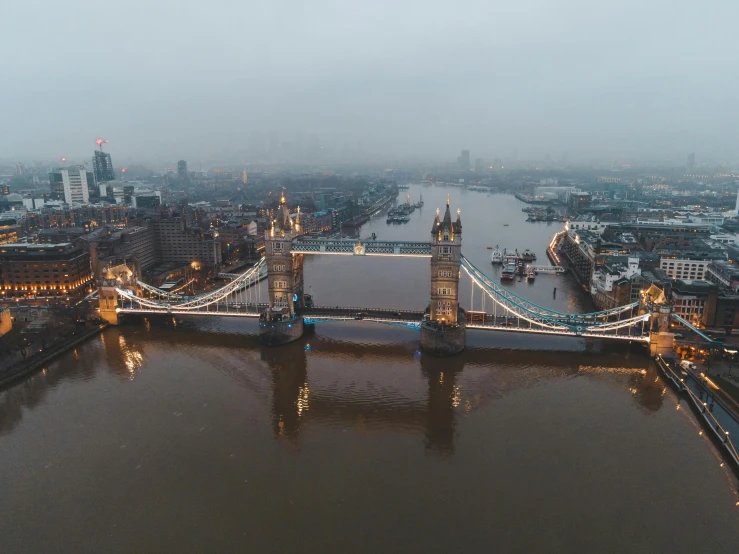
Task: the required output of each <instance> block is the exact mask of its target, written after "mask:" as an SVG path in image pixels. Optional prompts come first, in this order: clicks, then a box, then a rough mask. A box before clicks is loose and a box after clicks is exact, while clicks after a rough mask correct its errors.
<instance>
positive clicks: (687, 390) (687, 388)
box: [655, 356, 739, 474]
mask: <svg viewBox="0 0 739 554" xmlns="http://www.w3.org/2000/svg"><path fill="white" fill-rule="evenodd" d="M655 361H656V363H657V367H659V369H660V371H661V372H662V373H663V374H664V376H665V377H666V378H667V379H668V380H669V381H670V382H671V383H672V384H673V385H674V386H675V388H676V389H677V390H678V392H679V393H681V394H682V395H685V396H687V397H688V399H689V400H690V402H691V405H692V407H693V410H694V412H695V413H696V415H697V416H698V419H699V421H700V422H701V423H702V424H703V426H704V427H705V428H706V429H707V430H708V431H710V433H711V435H712V436H713V437H714V438H715V440H716V442H717V444H718V445H720V446H721V448H722V449H723V451H724V452H725V453H726V454H727V455H728V458H729V460H730V461H732V462H733V466H734V470H735V472H737V473H738V474H739V451H737V447H736V445H735V444H734V441H735V440H737V439H736V437H738V436H739V414H737V413H736V412H735V411H734V410H733V409H732V408H731V407H729V405H728V403H727V402H725V401H724V400H723V398H721V397H720V396H719V395H718V394H717V391H716V390H711V389H710V388H709V387H708V386H707V385H706V384H705V383H703V382H702V381H701V379H700V378H699V377H696V376H695V375H694V374H693V373H692V372H690V371H687V370H682V369H679V368H677V367H675V362H674V361H671V360H669V359H667V358H664V357H662V356H656V357H655Z"/></svg>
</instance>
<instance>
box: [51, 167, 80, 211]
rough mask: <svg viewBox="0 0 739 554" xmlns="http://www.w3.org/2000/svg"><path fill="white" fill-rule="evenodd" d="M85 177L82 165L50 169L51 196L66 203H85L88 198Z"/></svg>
mask: <svg viewBox="0 0 739 554" xmlns="http://www.w3.org/2000/svg"><path fill="white" fill-rule="evenodd" d="M87 177H88V172H87V171H86V170H85V167H84V166H82V165H80V166H75V167H67V168H64V169H57V170H56V171H52V172H51V173H49V183H50V185H51V195H52V198H53V199H54V200H64V202H66V203H67V204H86V203H87V202H88V201H89V200H90V190H89V188H88V183H87Z"/></svg>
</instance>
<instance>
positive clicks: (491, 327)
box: [119, 303, 649, 342]
mask: <svg viewBox="0 0 739 554" xmlns="http://www.w3.org/2000/svg"><path fill="white" fill-rule="evenodd" d="M213 306H214V307H212V308H211V309H210V310H177V309H176V308H175V307H173V309H154V308H145V309H141V308H139V309H130V308H121V309H120V310H119V313H121V314H141V315H157V314H161V315H182V316H213V315H218V316H219V317H223V316H226V317H251V318H257V317H259V315H260V314H261V313H262V312H263V311H264V310H265V308H266V307H267V304H237V303H219V304H217V305H215V304H214V305H213ZM477 313H478V312H475V314H477ZM300 315H302V316H303V317H304V318H305V321H306V323H318V322H330V321H350V320H358V321H370V322H376V323H390V324H402V325H407V326H412V327H415V328H418V326H419V325H420V324H421V321H423V317H424V312H422V311H417V310H393V309H384V308H354V307H351V308H349V307H340V306H336V307H330V306H316V307H313V308H303V309H301V310H300ZM467 329H477V330H482V331H505V332H519V333H520V332H524V333H533V334H539V335H559V336H565V337H581V338H593V339H603V338H605V339H609V340H622V341H636V342H649V336H648V335H645V336H642V335H641V327H640V326H639V325H633V326H632V327H627V328H622V329H618V331H617V333H605V332H595V331H587V330H584V331H582V332H580V333H575V332H573V331H571V330H568V329H547V328H537V327H535V326H533V325H530V324H529V323H528V322H527V321H525V320H522V319H519V318H517V317H515V316H505V315H499V316H494V315H493V314H487V316H486V317H485V322H482V321H467Z"/></svg>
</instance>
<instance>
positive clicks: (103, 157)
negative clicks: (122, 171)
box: [92, 150, 115, 183]
mask: <svg viewBox="0 0 739 554" xmlns="http://www.w3.org/2000/svg"><path fill="white" fill-rule="evenodd" d="M92 162H93V164H94V171H95V181H96V182H98V183H104V182H106V181H113V180H115V172H114V171H113V162H112V161H111V159H110V154H108V153H107V152H100V151H98V150H95V157H94V158H93V159H92Z"/></svg>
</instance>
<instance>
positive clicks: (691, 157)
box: [688, 152, 695, 171]
mask: <svg viewBox="0 0 739 554" xmlns="http://www.w3.org/2000/svg"><path fill="white" fill-rule="evenodd" d="M693 167H695V154H694V153H692V152H691V153H690V154H688V171H692V170H693Z"/></svg>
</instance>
